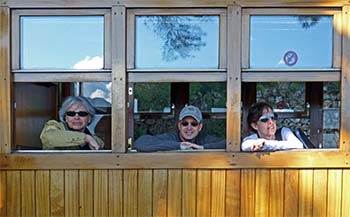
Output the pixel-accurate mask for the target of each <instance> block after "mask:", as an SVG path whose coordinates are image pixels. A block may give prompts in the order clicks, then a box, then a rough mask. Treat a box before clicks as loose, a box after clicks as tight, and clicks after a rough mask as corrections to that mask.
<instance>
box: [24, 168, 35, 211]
mask: <svg viewBox="0 0 350 217" xmlns="http://www.w3.org/2000/svg"><path fill="white" fill-rule="evenodd" d="M21 215H22V216H35V171H30V170H29V171H26V170H24V171H21Z"/></svg>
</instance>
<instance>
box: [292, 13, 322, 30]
mask: <svg viewBox="0 0 350 217" xmlns="http://www.w3.org/2000/svg"><path fill="white" fill-rule="evenodd" d="M297 17H298V20H299V22H300V23H301V27H302V28H303V29H309V28H311V27H312V26H315V25H316V24H317V23H318V21H319V20H320V19H321V16H315V15H305V16H303V15H300V16H297Z"/></svg>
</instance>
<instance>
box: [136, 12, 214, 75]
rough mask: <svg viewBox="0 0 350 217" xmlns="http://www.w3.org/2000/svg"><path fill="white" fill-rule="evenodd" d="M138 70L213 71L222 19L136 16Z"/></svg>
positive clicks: (210, 17) (211, 17) (209, 17)
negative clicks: (203, 69)
mask: <svg viewBox="0 0 350 217" xmlns="http://www.w3.org/2000/svg"><path fill="white" fill-rule="evenodd" d="M135 47H136V49H135V67H136V68H144V69H147V68H151V69H161V68H168V69H169V68H187V69H191V68H213V69H217V68H218V64H219V16H136V43H135Z"/></svg>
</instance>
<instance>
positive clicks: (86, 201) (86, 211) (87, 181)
mask: <svg viewBox="0 0 350 217" xmlns="http://www.w3.org/2000/svg"><path fill="white" fill-rule="evenodd" d="M93 175H94V174H93V170H79V214H80V216H93V214H94V209H93V208H94V206H93V198H94V191H93V189H94V188H93Z"/></svg>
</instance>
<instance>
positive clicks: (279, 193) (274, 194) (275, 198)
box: [269, 169, 284, 217]
mask: <svg viewBox="0 0 350 217" xmlns="http://www.w3.org/2000/svg"><path fill="white" fill-rule="evenodd" d="M283 201H284V169H271V174H270V199H269V203H270V210H269V216H276V217H277V216H283V205H284V204H283Z"/></svg>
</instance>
